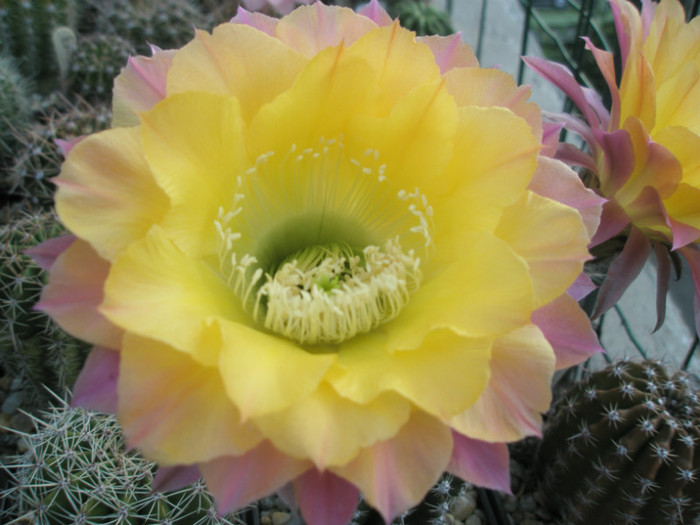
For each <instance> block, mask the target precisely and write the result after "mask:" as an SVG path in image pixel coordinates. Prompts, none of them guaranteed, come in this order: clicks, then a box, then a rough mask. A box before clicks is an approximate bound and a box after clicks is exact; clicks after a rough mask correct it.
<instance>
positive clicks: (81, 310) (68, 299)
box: [35, 240, 122, 348]
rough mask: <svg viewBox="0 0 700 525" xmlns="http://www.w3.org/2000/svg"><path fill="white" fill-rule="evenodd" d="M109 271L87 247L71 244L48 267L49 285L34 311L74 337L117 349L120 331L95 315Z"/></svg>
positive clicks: (98, 314)
mask: <svg viewBox="0 0 700 525" xmlns="http://www.w3.org/2000/svg"><path fill="white" fill-rule="evenodd" d="M109 269H110V265H109V263H108V262H107V261H105V260H104V259H102V258H101V257H100V256H99V255H97V253H96V252H95V250H93V249H92V247H91V246H90V245H89V244H88V243H86V242H83V241H81V240H76V241H75V242H72V243H71V244H70V246H68V248H66V249H65V250H64V251H63V252H62V253H61V254H60V255H59V256H58V258H57V259H56V261H55V262H54V264H53V265H52V266H51V274H50V275H49V283H48V284H47V285H46V287H44V289H43V291H42V293H41V299H40V300H39V303H37V305H36V306H35V308H37V309H39V310H41V311H43V312H45V313H46V314H48V315H49V316H50V317H51V318H52V319H53V320H54V321H56V322H57V323H58V324H59V326H60V327H61V328H63V329H64V330H65V331H66V332H68V333H69V334H71V335H72V336H74V337H77V338H79V339H83V340H85V341H87V342H89V343H92V344H95V345H100V346H105V347H107V348H119V346H120V342H121V334H122V331H121V330H120V329H119V328H117V327H116V326H115V325H113V324H112V323H111V322H109V321H108V320H107V318H105V317H104V316H103V315H102V314H101V313H100V312H99V311H98V307H99V306H100V304H102V300H103V297H104V283H105V280H106V279H107V275H108V273H109Z"/></svg>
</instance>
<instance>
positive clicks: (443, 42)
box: [417, 33, 479, 74]
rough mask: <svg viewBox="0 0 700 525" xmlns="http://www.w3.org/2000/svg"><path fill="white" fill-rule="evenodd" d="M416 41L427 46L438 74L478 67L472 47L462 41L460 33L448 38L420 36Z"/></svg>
mask: <svg viewBox="0 0 700 525" xmlns="http://www.w3.org/2000/svg"><path fill="white" fill-rule="evenodd" d="M417 40H418V41H419V42H422V43H423V44H425V45H427V46H428V47H429V48H430V50H431V51H432V52H433V55H435V63H436V64H437V65H438V66H439V67H440V74H445V73H446V72H447V71H449V70H450V69H453V68H456V67H479V61H478V60H477V58H476V55H475V54H474V51H473V50H472V47H471V46H470V45H469V44H467V43H465V42H464V41H463V40H462V35H461V33H457V34H456V35H450V36H438V35H430V36H421V37H418V38H417Z"/></svg>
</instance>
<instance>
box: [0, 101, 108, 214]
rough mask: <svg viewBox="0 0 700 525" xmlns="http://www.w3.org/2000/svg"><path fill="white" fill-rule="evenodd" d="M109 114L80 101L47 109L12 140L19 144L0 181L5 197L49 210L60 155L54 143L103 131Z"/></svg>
mask: <svg viewBox="0 0 700 525" xmlns="http://www.w3.org/2000/svg"><path fill="white" fill-rule="evenodd" d="M110 120H111V112H110V110H109V108H108V107H107V106H106V105H95V106H93V105H90V104H88V103H87V102H85V101H84V100H79V101H78V102H77V103H75V104H70V103H68V102H66V101H65V99H62V100H59V101H58V102H57V104H56V105H54V106H53V107H52V108H50V109H48V110H47V111H46V113H45V114H44V116H43V117H42V119H41V122H40V123H39V124H36V125H34V126H33V127H32V128H31V129H29V131H27V132H26V133H24V134H21V135H18V136H17V137H16V142H17V143H19V146H18V147H17V152H16V156H15V160H14V164H13V165H12V166H11V168H10V169H9V170H8V171H7V173H6V174H5V175H4V176H3V177H2V179H1V182H2V183H1V184H0V188H2V189H3V190H4V192H5V193H7V194H10V195H13V196H15V197H18V198H21V199H25V200H27V201H29V202H30V203H31V204H32V205H33V206H37V207H43V208H45V209H49V208H51V207H52V206H53V194H54V191H55V187H54V185H53V183H52V182H51V178H52V177H54V176H56V175H58V173H59V171H60V168H61V163H62V162H63V154H62V153H61V150H60V148H59V147H58V146H57V145H56V143H55V139H63V140H66V139H70V138H74V137H79V136H81V135H87V134H89V133H94V132H95V131H100V130H103V129H107V128H108V127H109V123H110Z"/></svg>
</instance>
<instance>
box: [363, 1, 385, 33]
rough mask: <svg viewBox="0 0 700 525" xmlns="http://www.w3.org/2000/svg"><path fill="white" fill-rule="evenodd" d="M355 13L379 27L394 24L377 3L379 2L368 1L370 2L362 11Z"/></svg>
mask: <svg viewBox="0 0 700 525" xmlns="http://www.w3.org/2000/svg"><path fill="white" fill-rule="evenodd" d="M357 13H358V14H360V15H363V16H366V17H367V18H369V19H370V20H371V21H372V22H374V23H375V24H377V25H378V26H380V27H381V26H390V25H391V24H393V23H394V21H393V20H392V19H391V17H390V16H389V13H387V12H386V11H385V10H384V8H383V7H382V6H381V4H380V3H379V0H370V2H369V3H368V4H367V5H366V6H364V7H363V8H362V9H360V10H359V11H358V12H357Z"/></svg>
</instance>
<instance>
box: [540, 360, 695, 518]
mask: <svg viewBox="0 0 700 525" xmlns="http://www.w3.org/2000/svg"><path fill="white" fill-rule="evenodd" d="M696 390H697V388H694V385H693V380H692V378H691V376H689V375H687V374H685V373H683V372H679V373H677V374H675V375H674V376H672V377H669V376H668V374H667V373H666V370H665V369H664V368H663V366H661V365H660V364H659V363H656V362H651V361H645V362H641V363H639V362H630V361H622V362H619V363H617V364H614V365H611V366H609V367H608V368H606V369H605V370H602V371H599V372H596V373H594V374H592V375H591V376H590V377H589V378H588V379H586V380H584V381H581V382H580V383H578V384H576V385H575V386H574V387H573V388H572V389H571V390H570V391H569V393H568V394H567V395H566V396H565V397H564V398H563V399H562V400H561V402H559V403H558V404H557V406H556V407H555V409H553V414H552V415H551V416H550V417H549V419H548V422H547V428H546V430H545V435H544V440H543V441H542V444H541V447H540V455H539V464H540V466H541V469H542V473H543V474H542V479H543V481H542V484H541V489H542V492H543V493H544V495H545V496H546V497H549V503H550V504H551V506H552V508H553V509H554V510H558V511H559V512H560V514H561V515H562V518H563V523H570V524H588V523H596V524H600V525H613V524H615V525H617V524H625V525H627V524H634V525H672V524H682V523H697V520H698V518H699V517H700V454H696V453H695V446H696V445H699V444H700V441H699V439H700V427H699V426H698V424H699V423H700V400H699V398H698V395H697V393H696Z"/></svg>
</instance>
